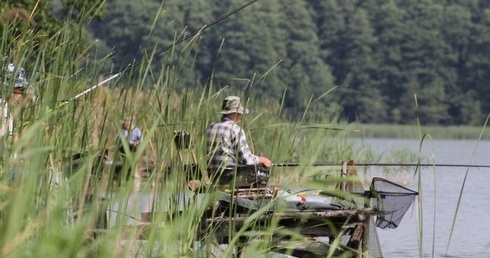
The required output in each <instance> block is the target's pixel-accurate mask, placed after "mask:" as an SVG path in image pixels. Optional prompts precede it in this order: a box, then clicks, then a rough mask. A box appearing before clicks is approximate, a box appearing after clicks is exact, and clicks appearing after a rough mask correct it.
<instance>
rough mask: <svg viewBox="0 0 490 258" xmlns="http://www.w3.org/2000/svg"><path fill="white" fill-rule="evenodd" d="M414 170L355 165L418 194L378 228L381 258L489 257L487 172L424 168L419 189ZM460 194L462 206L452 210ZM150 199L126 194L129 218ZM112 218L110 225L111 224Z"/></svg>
mask: <svg viewBox="0 0 490 258" xmlns="http://www.w3.org/2000/svg"><path fill="white" fill-rule="evenodd" d="M353 141H354V142H355V143H356V144H359V145H360V146H361V147H363V146H365V147H370V148H372V149H374V150H376V151H377V152H379V153H385V154H386V155H388V153H389V152H390V151H392V150H400V149H407V150H410V151H412V152H414V153H418V150H419V141H417V140H409V139H363V140H359V139H353ZM489 154H490V141H481V142H480V143H477V141H469V140H436V141H432V142H429V141H427V142H425V143H424V144H423V145H422V149H421V157H422V158H423V163H435V164H461V165H467V164H473V165H487V166H490V159H489V158H488V155H489ZM353 159H354V160H355V161H356V162H357V163H362V162H363V161H362V160H356V158H355V157H353ZM384 169H386V168H384ZM414 172H415V168H414V167H410V168H407V169H405V170H393V171H390V172H388V173H386V172H383V168H381V167H369V168H368V167H358V173H359V174H360V176H361V177H362V178H364V179H366V180H367V182H369V181H370V179H371V178H372V177H373V176H380V177H383V178H385V179H388V180H390V181H394V182H396V183H400V184H403V185H404V186H406V187H408V188H410V189H413V190H416V191H419V193H420V195H419V198H418V199H417V202H421V206H419V205H418V203H415V204H414V205H412V207H411V209H409V211H408V212H407V214H405V217H404V218H403V220H402V221H401V224H400V226H399V227H398V228H397V229H377V231H378V237H379V240H380V244H381V250H382V252H383V255H384V257H386V258H393V257H394V258H397V257H402V258H404V257H407V258H411V257H421V256H422V257H461V258H467V257H490V223H488V222H487V216H488V214H489V213H490V168H470V169H467V168H465V167H443V166H437V167H435V168H434V167H424V168H423V169H421V170H420V178H421V185H420V186H419V185H418V178H419V177H418V176H419V174H417V175H415V173H414ZM465 176H466V181H465ZM463 184H464V189H463V192H462V195H461V191H462V187H463ZM366 187H367V186H366ZM460 196H461V204H460V206H459V210H458V211H457V212H456V206H457V203H458V198H459V197H460ZM150 197H151V196H149V195H141V194H140V193H137V192H133V193H131V194H130V196H129V199H128V201H129V202H132V203H135V204H136V206H137V207H135V209H134V211H135V214H133V215H132V216H134V217H135V218H139V216H140V214H141V212H142V211H148V210H149V209H150V206H149V205H150V204H151V198H150ZM116 206H117V205H116ZM418 207H421V211H422V218H421V219H420V218H419V216H418ZM111 210H112V211H115V210H118V207H112V209H111ZM113 215H114V214H113ZM455 215H456V217H455ZM113 219H114V218H113ZM113 219H111V223H110V224H114V223H115V221H113ZM453 221H455V222H454V229H453V230H452V229H451V228H452V225H453ZM133 222H134V223H136V224H137V223H139V219H135V220H134V221H130V223H133ZM451 231H452V232H453V233H452V237H450V236H451ZM420 232H422V233H420ZM419 240H420V241H419ZM419 243H421V245H420V244H419ZM273 257H284V256H282V255H277V256H273Z"/></svg>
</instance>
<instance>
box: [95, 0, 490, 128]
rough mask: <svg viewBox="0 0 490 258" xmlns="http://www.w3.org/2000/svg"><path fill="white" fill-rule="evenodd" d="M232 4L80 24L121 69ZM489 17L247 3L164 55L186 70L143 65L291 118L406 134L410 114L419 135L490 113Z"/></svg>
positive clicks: (431, 8) (483, 9) (152, 4)
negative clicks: (256, 99) (257, 100)
mask: <svg viewBox="0 0 490 258" xmlns="http://www.w3.org/2000/svg"><path fill="white" fill-rule="evenodd" d="M245 2H246V1H245ZM242 4H244V1H238V0H230V1H226V3H223V1H219V0H192V1H189V0H187V1H186V0H182V1H164V2H163V3H162V2H161V1H160V0H142V1H138V2H135V1H130V0H125V1H124V0H123V1H109V2H108V3H107V7H108V8H107V9H106V14H105V17H104V18H103V19H102V20H100V21H94V22H93V23H91V24H90V25H89V26H90V31H91V32H92V33H93V35H94V38H97V39H99V40H100V42H99V46H100V47H99V49H104V48H105V49H110V50H111V51H114V53H113V54H114V56H113V57H114V59H113V60H112V61H113V62H111V63H113V64H114V67H115V68H116V69H117V68H118V67H123V68H124V67H126V66H127V65H128V64H130V63H131V62H133V60H139V59H140V58H142V57H144V56H147V55H150V54H151V53H152V51H153V50H154V48H156V49H158V48H160V47H162V46H165V45H167V44H171V43H172V42H173V41H174V40H175V39H180V38H182V37H184V36H185V35H187V34H189V33H191V32H195V31H198V30H199V29H200V28H202V26H204V24H208V23H210V22H211V21H213V20H215V19H217V18H218V17H220V16H222V15H223V14H225V13H227V12H230V11H232V10H233V9H235V8H238V7H239V6H240V5H242ZM489 14H490V2H489V1H486V0H474V1H439V0H428V1H405V0H390V1H384V0H383V1H380V0H369V1H357V0H326V1H316V0H310V1H295V0H282V1H277V0H275V1H258V2H256V3H254V4H253V5H252V6H250V7H249V8H247V9H244V10H242V11H241V12H240V13H238V14H236V15H234V16H232V17H231V18H230V19H227V20H225V21H223V22H220V23H219V24H217V25H215V26H213V28H212V29H210V30H206V31H203V32H202V33H200V34H199V37H198V38H196V40H197V41H199V44H198V45H193V44H191V45H186V44H183V45H182V46H179V47H177V48H176V50H175V51H176V52H175V53H181V52H186V51H188V50H190V51H191V53H190V55H191V56H192V61H191V60H190V59H187V60H183V59H182V58H181V57H182V56H181V55H178V54H177V55H172V56H171V55H161V56H157V57H154V58H153V61H154V62H153V63H152V66H153V67H154V68H156V70H158V68H159V67H161V66H162V65H173V64H179V70H178V73H179V75H181V78H182V80H185V81H186V82H185V83H184V84H182V87H185V88H191V89H194V88H200V87H202V84H201V83H200V82H204V81H208V80H210V79H211V78H213V80H214V83H213V87H215V88H217V89H220V88H222V87H223V86H226V85H231V87H234V88H235V89H238V88H240V89H241V88H245V87H248V88H249V92H250V94H251V95H267V96H270V98H271V100H269V101H276V102H278V101H280V99H281V97H282V96H283V95H284V96H285V99H284V106H283V107H284V108H283V112H286V113H287V115H288V116H289V117H291V118H294V119H297V118H298V117H301V116H302V115H303V114H304V111H305V108H306V106H307V103H308V101H309V99H310V98H311V99H312V100H315V101H317V102H318V103H319V104H321V105H318V106H317V112H314V113H312V112H308V115H309V116H311V117H318V116H321V114H322V113H323V112H327V113H329V112H331V111H334V112H336V113H338V114H340V115H341V116H342V117H344V118H345V119H347V121H349V122H354V121H358V122H360V123H380V124H408V125H414V124H415V123H416V117H417V112H418V113H419V119H420V123H421V124H422V125H424V126H425V125H431V126H432V125H473V126H480V125H481V124H482V123H483V121H484V119H485V117H486V115H487V114H488V113H490V104H488V101H487V99H488V96H489V94H490V89H489V88H488V87H487V82H488V81H489V78H488V72H487V68H486V67H488V65H489V62H490V61H489V60H490V58H489V56H488V55H489V53H488V51H487V48H486V46H488V45H489V44H490V42H489V38H488V37H487V36H486V35H488V34H489V33H488V31H489V25H490V15H489ZM184 61H186V62H187V63H186V64H184ZM110 67H112V66H110ZM271 68H273V69H271ZM237 78H238V79H239V80H237ZM250 78H254V79H255V80H256V82H257V83H255V84H254V85H253V87H251V85H250V84H248V79H250ZM338 85H343V87H340V88H339V89H337V90H335V91H334V93H333V94H329V95H328V96H325V97H322V98H319V97H320V96H321V95H322V94H323V93H324V92H327V91H329V90H331V89H332V88H334V87H335V86H338ZM415 97H416V98H417V102H418V108H416V105H415ZM317 98H319V99H317Z"/></svg>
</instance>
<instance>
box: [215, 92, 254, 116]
mask: <svg viewBox="0 0 490 258" xmlns="http://www.w3.org/2000/svg"><path fill="white" fill-rule="evenodd" d="M232 113H238V114H248V109H247V108H245V107H244V106H243V105H242V103H241V102H240V98H239V97H237V96H229V97H226V98H225V100H223V105H222V106H221V111H220V114H223V115H227V114H232Z"/></svg>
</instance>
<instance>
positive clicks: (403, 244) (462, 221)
mask: <svg viewBox="0 0 490 258" xmlns="http://www.w3.org/2000/svg"><path fill="white" fill-rule="evenodd" d="M354 141H355V142H356V144H361V145H363V146H369V147H372V148H373V149H375V150H378V151H381V152H383V153H388V152H389V151H390V150H393V149H400V148H404V149H408V150H411V151H414V152H416V153H418V150H419V141H418V140H408V139H367V140H366V139H363V140H354ZM489 155H490V141H480V142H479V143H478V142H477V141H476V140H475V141H469V140H434V141H431V142H429V141H427V142H424V143H423V145H422V151H421V156H422V157H423V158H424V160H425V162H423V163H426V162H427V163H436V164H462V165H467V164H475V165H476V164H478V165H490V159H489ZM359 172H360V174H361V175H362V174H364V175H365V176H366V177H368V178H370V177H372V176H379V175H382V174H381V173H382V172H380V169H376V168H370V169H369V170H368V171H366V170H364V169H359ZM465 176H466V181H465ZM383 177H384V178H386V179H388V180H393V181H395V182H398V183H403V184H406V186H407V187H408V188H411V189H413V190H417V189H418V187H419V186H418V178H419V177H418V175H415V176H414V168H409V169H408V170H405V171H401V172H393V173H389V174H385V175H384V176H383ZM420 178H421V184H420V189H419V191H420V193H421V195H420V196H419V198H418V202H421V211H422V219H420V218H419V216H418V211H417V209H418V208H417V206H418V204H417V203H416V204H415V205H414V206H412V209H410V210H409V211H408V212H407V214H405V217H404V218H403V220H402V222H401V224H400V226H399V227H398V228H397V229H394V230H393V229H385V230H383V229H378V236H379V239H380V242H381V249H382V251H383V254H384V256H385V257H388V258H391V257H420V253H421V254H422V257H490V223H489V222H488V214H489V213H490V168H470V169H467V168H464V167H436V168H433V167H427V168H424V169H422V170H421V172H420ZM463 184H464V189H463V190H462V188H463ZM461 191H462V195H461V204H460V206H459V209H458V211H457V212H456V209H457V202H458V198H459V197H460V193H461ZM455 215H456V217H455ZM453 221H455V222H454V229H453V233H452V237H450V236H451V227H452V225H453ZM419 232H423V234H420V233H419ZM419 239H420V240H421V241H420V242H421V243H422V244H421V245H419ZM420 250H421V251H420ZM446 250H447V251H446Z"/></svg>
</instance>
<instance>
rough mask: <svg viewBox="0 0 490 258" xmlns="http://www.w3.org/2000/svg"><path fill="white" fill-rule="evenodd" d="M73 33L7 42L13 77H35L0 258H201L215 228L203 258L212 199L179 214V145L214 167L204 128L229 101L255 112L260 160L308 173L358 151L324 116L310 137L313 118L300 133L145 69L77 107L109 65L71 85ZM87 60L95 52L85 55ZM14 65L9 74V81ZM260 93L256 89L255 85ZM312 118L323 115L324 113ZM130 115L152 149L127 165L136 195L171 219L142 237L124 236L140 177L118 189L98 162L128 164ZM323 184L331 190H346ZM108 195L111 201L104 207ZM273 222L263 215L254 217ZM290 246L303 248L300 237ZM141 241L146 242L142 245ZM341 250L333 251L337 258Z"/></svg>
mask: <svg viewBox="0 0 490 258" xmlns="http://www.w3.org/2000/svg"><path fill="white" fill-rule="evenodd" d="M72 25H73V24H66V25H64V26H62V28H61V29H60V31H59V33H58V34H57V36H56V37H51V38H46V39H45V41H44V42H43V44H40V45H39V46H38V47H37V48H22V51H16V50H17V49H12V48H9V47H7V46H8V45H9V44H10V43H11V42H8V41H2V44H3V45H1V46H0V49H2V50H3V51H4V52H3V55H4V56H7V57H9V56H11V55H13V54H15V55H16V57H17V58H15V59H14V60H12V61H14V62H15V64H16V65H18V66H25V67H29V68H28V70H27V73H28V74H29V75H30V76H29V79H30V80H29V81H30V85H29V88H28V89H27V92H26V94H25V96H24V97H25V98H24V100H23V101H21V102H20V103H14V104H12V115H14V117H15V118H16V126H18V127H19V130H18V131H17V132H19V140H18V141H17V142H15V143H14V142H13V139H12V138H11V137H10V136H9V135H8V134H5V135H2V148H0V150H1V155H0V156H1V160H0V165H1V167H0V256H1V257H9V258H11V257H12V258H16V257H22V258H26V257H40V256H41V257H121V256H126V255H127V256H134V257H149V256H157V257H158V256H160V257H161V256H169V257H179V256H180V257H182V256H186V257H205V256H206V254H205V252H206V251H209V250H210V249H211V248H213V246H214V245H215V241H214V236H213V232H214V228H210V229H208V231H206V232H208V233H206V234H205V236H204V238H203V239H200V240H202V241H201V242H202V244H201V248H199V249H198V250H196V249H194V247H193V246H194V244H195V241H196V240H197V239H196V232H198V231H200V230H201V225H202V224H201V221H200V219H201V218H202V217H203V214H204V213H205V212H206V211H207V208H208V207H210V206H212V205H206V204H207V203H209V202H211V200H212V199H211V198H212V195H210V196H208V197H205V198H204V199H202V200H200V201H199V202H194V201H192V199H189V200H188V201H189V202H187V203H186V205H185V206H182V198H183V196H182V193H188V187H187V181H186V179H185V178H184V173H183V167H184V165H185V164H186V163H187V162H189V156H188V155H185V156H184V159H183V160H180V159H179V155H178V153H177V152H176V150H175V147H174V145H173V135H174V131H175V130H186V131H188V132H190V133H191V135H192V136H193V143H194V148H195V151H196V157H197V159H198V164H201V165H202V164H206V162H205V144H204V137H203V134H204V131H205V128H206V126H207V124H208V123H209V122H210V121H212V120H215V119H218V114H217V111H218V110H219V108H220V104H221V100H222V99H223V97H224V96H226V95H229V94H234V95H240V96H242V97H243V98H244V99H248V100H249V102H248V105H247V106H248V108H249V109H250V110H251V111H252V112H251V114H249V115H247V116H246V117H245V118H244V120H243V121H242V123H243V126H244V127H245V128H247V129H249V131H250V135H249V139H250V140H251V141H252V142H251V143H252V144H251V145H252V147H253V149H254V150H256V152H258V153H260V154H264V155H267V156H269V157H270V158H271V159H272V160H275V161H278V162H279V161H280V162H300V163H302V164H308V163H314V162H316V161H317V160H327V159H328V160H338V161H341V160H349V159H351V157H352V156H356V152H357V150H355V149H354V148H353V147H352V146H351V145H348V144H345V142H344V141H342V139H343V138H344V137H345V134H348V133H350V132H349V131H343V130H331V128H329V127H332V128H338V127H339V126H337V117H336V116H334V115H330V116H329V117H327V116H324V117H323V120H322V121H321V123H318V124H320V125H323V126H316V128H315V127H308V126H307V125H308V124H309V122H310V120H309V119H308V118H307V117H308V116H306V115H305V118H304V119H302V120H299V121H298V123H289V122H287V120H286V119H285V118H284V117H283V116H284V114H283V113H282V109H281V108H282V107H281V105H280V103H275V102H267V101H265V100H267V98H246V96H245V94H244V92H243V91H239V90H236V89H235V88H225V89H221V90H220V91H215V90H214V87H213V86H214V85H213V80H211V81H210V82H209V84H206V85H205V88H204V89H196V90H182V89H183V88H185V87H183V85H182V84H184V83H185V81H184V80H182V79H181V77H180V76H179V75H178V74H177V71H178V70H179V69H178V67H174V66H165V67H162V68H161V69H160V70H158V73H153V72H154V71H153V70H152V69H151V66H150V65H149V64H148V63H143V64H142V65H141V66H138V67H137V68H136V69H133V70H131V74H130V75H131V76H129V75H124V76H121V77H119V78H118V80H117V86H114V87H108V86H106V85H102V86H100V87H97V88H96V89H94V90H93V91H90V92H88V93H87V94H85V95H82V96H80V97H78V98H73V97H74V96H76V95H77V94H78V93H80V92H82V91H84V90H86V89H88V88H90V87H91V86H92V85H93V84H94V83H96V81H97V76H98V75H99V74H100V69H101V67H102V66H103V65H104V64H103V62H100V63H95V62H88V63H87V66H85V67H84V69H83V72H80V73H75V74H72V72H73V64H74V63H76V61H77V60H78V59H79V58H80V55H79V54H76V51H73V50H72V48H73V47H74V45H77V42H78V41H79V40H80V38H72V37H70V35H71V32H72V31H71V26H72ZM78 26H81V25H80V24H79V25H78ZM2 29H3V30H4V32H6V33H9V32H11V30H19V32H20V33H21V35H28V34H29V33H40V32H34V31H32V30H31V28H30V27H22V25H21V27H19V24H17V23H13V24H12V23H7V24H4V25H3V27H2ZM24 40H25V41H29V37H25V36H22V37H20V38H18V41H17V42H16V44H18V45H22V43H23V42H22V41H24ZM53 49H55V50H56V51H54V50H53ZM88 50H89V49H88V47H87V48H86V49H82V51H81V52H87V51H88ZM185 56H187V55H185V53H184V57H185ZM9 61H10V60H9ZM7 64H8V63H6V64H3V65H2V67H1V69H2V70H5V68H6V66H7ZM155 74H156V76H154V75H155ZM3 80H6V78H2V81H3ZM254 84H255V82H254V81H253V78H252V79H251V85H252V86H253V85H254ZM10 85H11V84H10ZM128 85H131V87H129V86H128ZM151 85H153V86H154V87H151ZM11 91H12V89H11V87H2V98H3V99H4V100H5V101H10V100H11V99H10V97H9V96H10V93H11ZM309 106H310V107H311V108H312V109H315V108H316V107H317V103H314V102H313V103H310V104H309ZM17 111H18V112H17ZM129 115H134V116H135V118H136V120H137V124H138V125H140V126H141V127H142V128H143V130H144V134H145V138H144V141H143V142H142V144H141V146H140V150H139V151H138V152H136V153H135V154H134V155H129V156H128V159H127V162H126V163H123V164H124V165H123V169H124V168H132V170H131V171H135V170H134V168H135V167H136V166H137V164H138V165H139V167H140V169H141V170H145V172H146V176H147V177H146V178H145V180H142V181H140V182H139V183H140V185H139V186H138V188H139V189H140V191H141V192H143V193H145V192H150V191H153V190H155V191H156V193H157V194H156V196H157V197H156V199H155V202H154V203H151V205H152V207H153V208H155V209H158V208H162V207H169V208H168V210H167V211H168V212H167V214H168V215H169V216H166V215H163V214H156V215H155V216H152V217H151V220H152V223H151V224H148V225H145V227H144V228H139V229H138V228H137V227H129V226H127V225H128V224H131V223H136V224H141V223H142V222H143V218H142V217H141V214H138V213H136V215H135V214H134V213H133V212H134V211H131V210H132V207H127V200H128V199H131V198H132V197H131V196H133V195H132V191H133V189H134V186H135V182H137V176H136V175H135V172H131V174H130V176H129V179H128V180H123V179H116V180H113V176H114V175H115V174H116V173H117V172H116V167H115V166H110V165H109V166H106V165H103V164H102V163H101V162H100V160H99V159H98V154H100V153H101V152H102V151H103V150H108V151H109V152H108V154H109V156H110V157H112V158H113V159H114V162H116V163H114V164H119V162H121V159H120V157H119V156H117V155H116V154H117V150H118V144H117V140H116V138H117V136H118V135H120V134H121V131H120V121H121V119H122V118H123V117H126V116H129ZM77 154H82V155H83V159H82V160H81V161H80V160H76V159H75V157H74V155H77ZM75 164H76V166H74V165H75ZM332 170H335V171H338V168H332ZM320 172H321V173H322V174H325V173H328V172H331V171H330V169H324V168H322V169H320V168H317V169H312V170H306V169H304V167H297V168H290V169H286V168H285V169H277V170H275V171H272V175H273V177H274V178H272V180H271V182H273V183H274V184H279V183H281V184H285V185H287V184H291V183H292V182H294V183H296V184H297V183H298V182H304V183H305V185H307V183H308V182H310V181H311V178H312V176H318V175H319V174H320ZM122 178H124V175H123V176H122ZM317 178H318V177H317ZM323 178H324V176H323ZM313 183H314V182H313ZM321 183H322V187H324V188H325V190H329V189H328V187H329V186H333V185H334V184H335V183H338V180H337V181H335V180H331V181H329V180H323V181H322V182H321ZM317 187H318V186H317ZM211 190H212V189H211ZM320 190H322V189H320ZM105 194H107V196H106V198H104V199H103V198H99V197H100V196H102V195H105ZM115 206H117V207H118V208H117V212H114V211H113V209H111V210H110V213H111V217H110V227H109V228H108V229H107V230H105V229H104V230H100V229H98V228H97V224H100V223H101V220H100V218H101V213H102V214H103V211H104V210H105V207H115ZM180 208H183V209H184V212H180V211H179V209H180ZM265 211H266V210H265V209H264V210H260V211H259V212H257V213H254V216H258V215H260V214H262V213H264V212H265ZM138 215H140V216H138ZM255 222H256V219H255V218H254V217H251V218H250V219H248V220H247V221H246V224H245V225H249V226H252V225H255ZM276 230H277V227H273V226H271V227H269V228H266V229H264V231H258V232H255V233H253V234H250V233H246V232H242V231H240V232H238V233H237V234H236V235H234V236H232V237H231V238H230V241H231V243H232V244H230V245H228V247H227V248H226V249H225V250H223V251H222V252H223V253H224V254H230V253H232V252H233V251H234V248H235V247H236V246H237V245H236V244H234V243H236V241H237V240H238V239H239V238H240V237H247V238H248V239H267V238H268V237H269V236H270V235H272V233H276ZM281 232H282V231H281ZM282 234H284V235H285V236H287V237H291V238H292V239H295V240H298V241H302V239H301V238H300V236H298V234H297V233H295V232H292V231H291V232H289V231H284V232H283V233H282ZM142 235H143V236H144V238H145V241H144V242H143V244H140V243H141V242H140V239H139V238H140V237H141V236H142ZM336 246H337V244H336V243H334V244H333V245H332V250H333V249H334V248H335V247H336ZM275 247H277V246H272V245H271V244H268V243H267V242H263V243H262V244H258V243H255V242H253V244H251V245H250V246H249V247H247V248H246V253H247V255H249V256H255V255H257V254H262V253H267V252H269V251H270V250H271V248H275Z"/></svg>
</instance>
